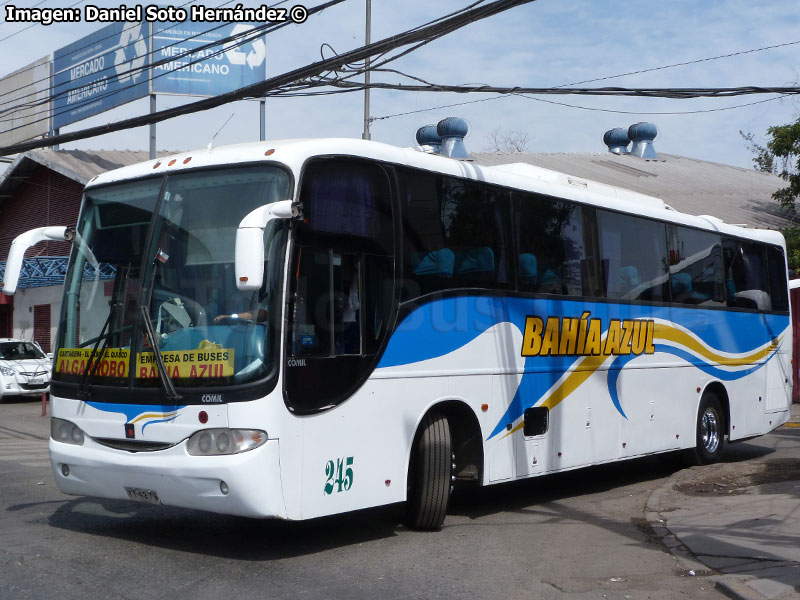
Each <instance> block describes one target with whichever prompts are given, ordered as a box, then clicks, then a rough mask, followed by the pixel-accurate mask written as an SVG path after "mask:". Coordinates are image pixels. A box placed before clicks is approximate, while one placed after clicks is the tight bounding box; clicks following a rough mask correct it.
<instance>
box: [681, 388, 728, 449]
mask: <svg viewBox="0 0 800 600" xmlns="http://www.w3.org/2000/svg"><path fill="white" fill-rule="evenodd" d="M695 431H696V433H695V447H694V448H692V449H691V450H688V451H687V454H686V457H687V459H688V462H689V463H690V464H692V465H710V464H713V463H715V462H719V459H720V457H721V456H722V451H723V449H724V447H725V416H724V415H723V414H722V405H721V404H720V402H719V399H718V398H717V395H716V394H715V393H714V392H709V391H707V392H705V393H704V394H703V397H702V398H701V399H700V408H699V409H698V410H697V425H696V428H695Z"/></svg>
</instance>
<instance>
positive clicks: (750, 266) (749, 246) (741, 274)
mask: <svg viewBox="0 0 800 600" xmlns="http://www.w3.org/2000/svg"><path fill="white" fill-rule="evenodd" d="M723 249H724V255H725V289H726V294H727V302H728V306H731V307H736V308H751V309H754V310H772V300H771V299H770V295H769V282H768V279H767V257H766V250H765V248H764V246H763V245H761V244H757V243H752V242H743V241H740V240H737V239H730V238H728V239H725V240H724V241H723Z"/></svg>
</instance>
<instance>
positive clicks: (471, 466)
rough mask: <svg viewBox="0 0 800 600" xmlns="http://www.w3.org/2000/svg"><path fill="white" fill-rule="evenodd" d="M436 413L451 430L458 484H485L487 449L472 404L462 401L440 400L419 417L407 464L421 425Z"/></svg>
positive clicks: (457, 399) (454, 399)
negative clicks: (430, 415) (442, 416)
mask: <svg viewBox="0 0 800 600" xmlns="http://www.w3.org/2000/svg"><path fill="white" fill-rule="evenodd" d="M433 412H438V413H440V414H442V415H444V416H445V417H446V418H447V422H448V425H449V427H450V437H451V440H452V446H453V453H454V454H455V465H456V468H455V471H454V474H455V481H456V485H460V484H464V483H470V482H474V483H476V484H478V483H480V482H481V481H483V469H484V449H483V432H482V430H481V425H480V421H479V420H478V417H477V415H476V414H475V412H474V411H473V409H472V408H471V407H470V406H469V404H467V403H466V402H465V401H464V400H462V399H459V398H448V399H442V400H439V401H437V402H435V403H433V404H431V405H430V406H429V407H428V408H427V410H425V412H423V413H422V414H421V415H420V417H419V420H418V422H417V423H416V426H415V429H414V435H413V437H412V440H411V444H410V446H409V456H408V461H410V460H411V452H412V451H413V446H414V440H416V438H417V436H418V435H419V433H420V425H421V424H422V423H423V421H424V420H425V417H426V416H427V415H428V414H430V413H433Z"/></svg>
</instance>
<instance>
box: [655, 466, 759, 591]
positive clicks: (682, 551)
mask: <svg viewBox="0 0 800 600" xmlns="http://www.w3.org/2000/svg"><path fill="white" fill-rule="evenodd" d="M692 475H693V472H692V469H691V468H689V469H681V470H680V471H676V472H675V473H673V474H672V475H671V476H670V477H669V479H667V480H666V481H665V482H664V483H663V484H661V485H660V486H659V487H658V488H656V489H655V490H653V492H652V493H651V494H650V496H648V498H647V503H646V504H645V509H644V518H645V520H646V521H647V523H648V524H649V525H650V528H651V529H652V530H653V534H654V535H655V536H656V537H657V538H658V539H659V541H660V542H661V543H662V544H663V545H664V546H665V547H666V548H667V550H669V552H670V554H672V556H673V557H674V558H675V560H676V561H677V562H678V565H679V567H678V568H679V570H681V571H683V572H684V573H689V574H691V575H693V576H708V579H709V581H713V582H714V588H715V589H716V590H717V591H719V592H720V593H722V594H724V595H725V596H727V597H728V598H733V599H734V600H768V598H767V597H766V596H764V595H762V594H761V593H759V592H758V591H756V590H755V589H753V588H752V587H750V586H749V585H747V583H746V582H747V581H750V580H752V579H753V577H752V576H751V575H744V576H741V575H728V574H719V573H718V572H717V571H715V570H714V569H712V568H711V567H709V566H707V565H705V564H704V563H702V562H701V561H700V559H698V558H697V557H696V556H695V555H694V554H692V552H691V551H690V550H689V548H687V547H686V545H685V544H684V543H683V542H681V540H680V538H678V536H676V535H675V534H674V533H672V531H670V529H669V527H668V526H667V521H666V520H665V519H662V518H661V513H660V512H659V509H660V505H661V497H662V496H663V495H664V493H666V492H667V491H669V490H671V489H672V488H673V487H674V486H675V485H676V484H678V483H682V482H683V480H688V479H690V478H691V476H692Z"/></svg>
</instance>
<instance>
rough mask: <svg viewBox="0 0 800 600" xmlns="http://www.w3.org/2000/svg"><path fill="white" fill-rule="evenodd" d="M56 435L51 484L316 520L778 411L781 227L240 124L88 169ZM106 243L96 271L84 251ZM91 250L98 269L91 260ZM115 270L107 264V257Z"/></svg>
mask: <svg viewBox="0 0 800 600" xmlns="http://www.w3.org/2000/svg"><path fill="white" fill-rule="evenodd" d="M47 236H50V237H64V236H66V238H67V239H72V240H73V251H72V256H71V258H70V267H69V272H68V274H67V277H66V282H65V293H64V301H63V306H62V314H61V321H60V328H59V334H58V341H57V349H56V353H55V364H54V369H53V379H52V390H51V398H52V415H53V419H52V436H51V439H50V456H51V461H52V467H53V472H54V474H55V479H56V481H57V483H58V486H59V488H60V489H61V490H62V491H63V492H65V493H67V494H77V495H85V496H95V497H104V498H122V499H128V498H130V499H133V500H138V501H144V502H152V503H156V504H165V505H172V506H180V507H188V508H196V509H203V510H208V511H214V512H218V513H226V514H234V515H244V516H249V517H275V518H280V519H291V520H296V519H310V518H314V517H321V516H324V515H332V514H336V513H342V512H344V511H351V510H356V509H362V508H365V507H373V506H380V505H388V504H391V503H400V502H406V506H407V513H408V523H409V524H410V525H411V526H412V527H415V528H420V529H437V528H439V527H440V526H441V524H442V522H443V520H444V517H445V513H446V511H447V504H448V499H449V496H450V493H451V491H452V488H453V486H460V485H462V484H463V485H467V484H474V485H490V484H495V483H500V482H506V481H511V480H515V479H521V478H526V477H534V476H537V475H542V474H545V473H553V472H557V471H564V470H568V469H574V468H577V467H582V466H586V465H595V464H599V463H606V462H612V461H617V460H622V459H628V458H633V457H638V456H643V455H649V454H653V453H658V452H667V451H676V450H683V451H684V452H685V453H688V454H689V455H690V456H691V457H692V458H693V459H694V460H696V461H697V462H700V463H710V462H713V461H716V460H717V459H718V458H719V457H720V454H721V452H722V450H723V447H724V445H725V443H726V442H728V441H736V440H742V439H746V438H750V437H753V436H757V435H760V434H764V433H766V432H768V431H770V430H772V429H774V428H775V427H777V426H779V425H780V424H782V423H784V422H785V421H786V420H787V418H788V411H789V405H790V402H791V400H790V390H791V368H790V352H791V347H792V344H791V329H790V324H789V323H790V317H789V303H788V294H787V268H786V261H785V249H784V240H783V238H782V236H781V235H780V234H778V233H776V232H772V231H763V230H755V229H744V228H740V227H736V226H732V225H727V224H724V223H723V222H722V221H720V220H718V219H714V218H711V217H696V216H690V215H686V214H682V213H679V212H676V211H674V210H670V209H669V207H667V206H665V205H664V203H663V202H662V201H660V200H657V199H655V198H651V197H647V196H643V195H641V194H636V193H633V192H627V191H624V190H620V189H615V188H612V187H609V186H604V185H602V184H597V183H594V182H590V181H583V180H579V179H576V178H574V177H570V176H567V175H563V174H559V173H556V172H552V171H546V170H543V169H537V168H535V167H532V166H529V165H519V164H517V165H506V166H499V167H481V166H479V165H476V164H474V163H471V162H468V161H459V160H454V159H451V158H446V157H442V156H437V155H432V154H429V153H425V152H420V151H418V150H416V149H400V148H395V147H391V146H387V145H384V144H380V143H375V142H367V141H361V140H350V139H320V140H297V141H280V142H267V143H259V144H244V145H238V146H231V147H227V148H215V149H213V150H200V151H196V152H190V153H186V154H180V155H175V156H171V157H168V158H161V159H158V160H152V161H149V162H146V163H142V164H138V165H134V166H130V167H125V168H122V169H118V170H115V171H111V172H109V173H105V174H103V175H100V176H98V177H95V178H94V179H93V180H92V181H90V182H89V184H88V185H87V186H86V190H85V197H84V200H83V207H82V210H81V215H80V218H79V222H78V225H77V228H76V229H75V230H71V229H70V230H64V228H61V229H58V228H56V229H55V230H53V229H52V228H51V229H48V230H46V231H41V230H39V231H37V232H34V233H30V234H28V235H27V236H21V238H20V239H19V241H18V243H17V244H16V246H15V248H16V249H15V250H14V251H12V256H11V257H10V258H9V266H8V269H7V270H8V273H9V274H8V275H7V276H6V282H5V285H6V290H7V291H8V292H13V287H14V285H15V282H14V277H13V273H14V270H15V268H16V267H15V266H14V265H15V263H16V262H18V261H20V260H21V256H22V252H24V249H25V248H27V247H28V246H29V245H30V244H32V243H34V242H35V241H37V240H38V239H42V238H43V237H47ZM101 266H102V267H103V269H100V267H101ZM101 270H102V271H103V272H104V273H106V275H105V277H106V278H105V279H104V278H102V277H101V276H100V271H101ZM108 273H113V274H114V276H113V278H108V275H107V274H108Z"/></svg>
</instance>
